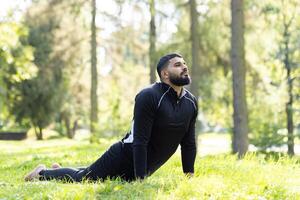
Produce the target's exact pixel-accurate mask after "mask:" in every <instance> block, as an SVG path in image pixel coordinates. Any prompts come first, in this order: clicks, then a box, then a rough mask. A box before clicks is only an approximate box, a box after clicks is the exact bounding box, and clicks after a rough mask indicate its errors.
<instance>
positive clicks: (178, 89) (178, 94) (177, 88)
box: [162, 80, 183, 97]
mask: <svg viewBox="0 0 300 200" xmlns="http://www.w3.org/2000/svg"><path fill="white" fill-rule="evenodd" d="M162 82H164V83H166V84H168V85H169V86H171V87H172V88H173V89H174V90H175V92H176V93H177V96H178V97H180V95H181V92H182V88H183V86H177V85H174V84H172V83H171V82H170V81H169V80H166V81H162Z"/></svg>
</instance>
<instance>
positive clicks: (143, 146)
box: [133, 90, 155, 179]
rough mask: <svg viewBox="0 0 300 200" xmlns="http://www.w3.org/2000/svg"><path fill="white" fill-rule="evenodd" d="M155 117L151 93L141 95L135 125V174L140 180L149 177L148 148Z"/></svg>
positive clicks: (136, 101)
mask: <svg viewBox="0 0 300 200" xmlns="http://www.w3.org/2000/svg"><path fill="white" fill-rule="evenodd" d="M154 117H155V103H154V98H153V95H152V94H151V91H149V90H145V91H142V92H141V93H139V94H138V95H137V96H136V99H135V106H134V125H133V138H134V139H133V160H134V173H135V177H136V178H138V179H143V178H144V177H145V176H146V175H147V146H148V142H149V139H150V136H151V131H152V124H153V121H154Z"/></svg>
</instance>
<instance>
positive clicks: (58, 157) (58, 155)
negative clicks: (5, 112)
mask: <svg viewBox="0 0 300 200" xmlns="http://www.w3.org/2000/svg"><path fill="white" fill-rule="evenodd" d="M113 142H114V140H102V141H101V146H100V145H98V144H89V143H87V142H86V141H74V140H67V139H63V140H50V141H47V142H46V141H30V142H0V145H1V146H3V147H5V148H4V150H3V151H1V152H0V156H1V158H2V159H1V160H0V172H1V173H0V180H1V181H0V198H3V199H43V198H45V199H207V200H208V199H220V200H221V199H222V200H231V199H295V200H296V199H299V195H300V193H299V190H298V185H299V184H300V182H299V180H300V170H299V167H298V163H299V158H298V157H296V158H292V159H291V158H289V157H287V156H286V157H284V156H283V157H280V158H279V159H277V158H276V159H272V158H273V157H272V156H270V157H268V158H267V159H265V156H264V155H260V154H258V155H255V154H248V155H246V156H245V158H244V159H243V160H238V159H237V157H236V156H234V155H217V156H206V157H197V159H196V163H195V170H196V171H195V172H196V173H195V176H194V177H193V178H190V179H189V178H187V177H185V176H184V175H183V173H182V168H181V161H180V154H179V152H178V153H176V154H175V155H174V156H173V157H172V158H171V159H170V160H169V161H168V162H167V163H166V164H165V165H164V166H163V167H161V168H160V169H159V170H158V171H157V172H155V173H154V174H153V175H152V176H151V177H148V178H147V179H145V180H144V181H141V182H131V183H127V182H123V181H121V180H119V179H116V180H106V181H105V182H96V183H93V182H84V183H62V182H59V181H45V182H32V183H25V182H24V181H23V177H24V175H25V174H26V173H27V172H28V171H30V170H31V169H32V168H34V167H35V166H36V165H37V164H39V163H44V164H46V165H47V166H50V165H51V164H52V162H59V163H61V164H62V165H63V166H73V167H77V166H78V167H79V166H86V165H89V164H91V163H92V162H93V161H95V160H96V159H97V158H98V157H99V156H100V155H101V154H102V153H103V152H104V151H105V149H106V148H107V147H108V146H109V145H110V144H112V143H113ZM249 177H255V178H249Z"/></svg>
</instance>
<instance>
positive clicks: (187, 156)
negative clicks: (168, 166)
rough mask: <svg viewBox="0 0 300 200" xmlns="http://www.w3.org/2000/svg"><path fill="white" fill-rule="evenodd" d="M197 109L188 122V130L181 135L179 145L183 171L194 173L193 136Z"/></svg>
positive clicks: (194, 140)
mask: <svg viewBox="0 0 300 200" xmlns="http://www.w3.org/2000/svg"><path fill="white" fill-rule="evenodd" d="M197 114H198V110H196V111H195V114H194V116H193V118H192V120H191V122H190V125H189V129H188V132H187V133H186V134H185V136H184V137H183V139H182V141H181V143H180V146H181V161H182V168H183V172H184V173H194V163H195V158H196V151H197V149H196V138H195V123H196V119H197Z"/></svg>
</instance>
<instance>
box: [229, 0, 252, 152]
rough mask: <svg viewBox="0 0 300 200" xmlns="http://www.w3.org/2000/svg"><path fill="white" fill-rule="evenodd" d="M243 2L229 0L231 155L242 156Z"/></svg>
mask: <svg viewBox="0 0 300 200" xmlns="http://www.w3.org/2000/svg"><path fill="white" fill-rule="evenodd" d="M243 6H244V4H243V0H231V17H232V18H231V19H232V21H231V65H232V89H233V109H234V112H233V122H234V126H233V138H232V139H233V140H232V147H233V153H238V155H239V157H241V156H243V155H244V154H245V153H246V152H247V150H248V116H247V115H248V112H247V102H246V83H245V76H246V68H245V50H244V12H243V10H244V8H243Z"/></svg>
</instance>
